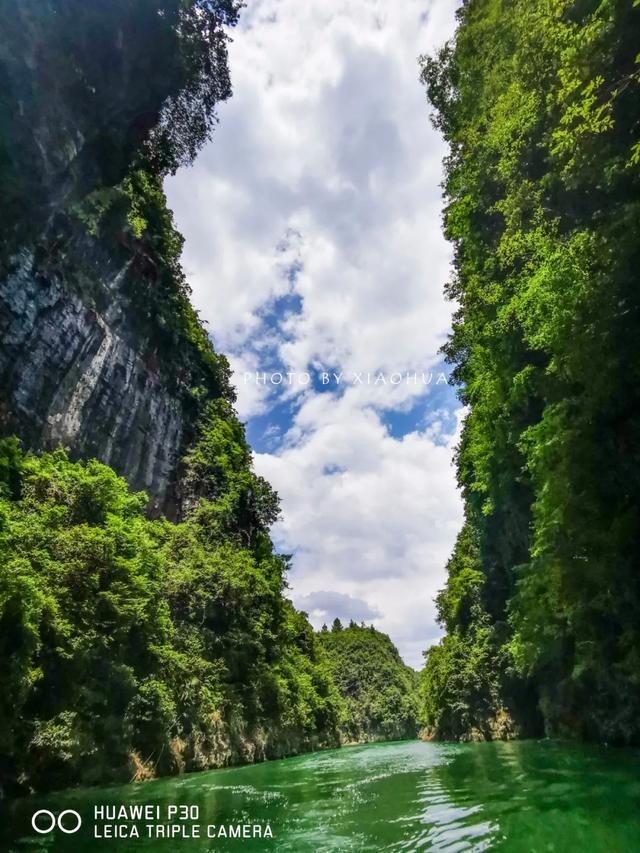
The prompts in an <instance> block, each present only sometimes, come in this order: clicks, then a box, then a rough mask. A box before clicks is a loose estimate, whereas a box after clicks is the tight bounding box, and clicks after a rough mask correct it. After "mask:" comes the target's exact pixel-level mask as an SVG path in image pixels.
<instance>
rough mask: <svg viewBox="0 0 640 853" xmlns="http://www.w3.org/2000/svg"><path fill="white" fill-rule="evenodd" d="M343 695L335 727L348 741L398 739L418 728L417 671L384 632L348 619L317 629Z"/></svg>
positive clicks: (410, 736) (414, 734)
mask: <svg viewBox="0 0 640 853" xmlns="http://www.w3.org/2000/svg"><path fill="white" fill-rule="evenodd" d="M318 637H319V639H320V644H321V646H322V647H323V648H324V650H325V652H326V653H327V658H328V662H329V666H330V669H331V673H332V675H333V678H334V680H335V683H336V685H337V687H338V690H339V692H340V695H341V696H342V698H343V699H344V703H345V708H344V711H343V716H342V721H341V728H342V735H343V738H344V739H346V740H347V741H351V742H358V743H362V742H366V741H379V740H400V739H402V738H414V737H416V735H417V733H418V728H419V726H418V708H417V698H416V687H417V677H416V673H415V672H414V670H412V669H411V668H410V667H408V666H407V665H406V664H405V663H404V662H403V660H402V658H401V657H400V655H399V654H398V650H397V649H396V647H395V646H394V645H393V643H392V642H391V640H390V639H389V637H388V636H387V635H386V634H381V633H380V632H379V631H376V630H375V628H373V626H369V627H365V626H364V625H362V626H360V625H356V624H354V623H353V622H352V623H351V624H350V625H349V627H348V628H343V627H342V625H341V623H340V620H339V619H336V620H335V621H334V623H333V626H332V629H331V631H329V630H327V629H326V627H323V630H322V631H321V632H320V633H319V634H318Z"/></svg>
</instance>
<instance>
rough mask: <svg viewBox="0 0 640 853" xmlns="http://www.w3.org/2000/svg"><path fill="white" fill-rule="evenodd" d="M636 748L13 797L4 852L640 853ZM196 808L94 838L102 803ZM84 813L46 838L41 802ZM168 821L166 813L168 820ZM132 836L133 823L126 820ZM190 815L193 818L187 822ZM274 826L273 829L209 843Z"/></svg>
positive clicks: (365, 750) (384, 751)
mask: <svg viewBox="0 0 640 853" xmlns="http://www.w3.org/2000/svg"><path fill="white" fill-rule="evenodd" d="M639 771H640V753H638V751H637V750H614V749H606V748H600V747H585V746H580V745H566V744H559V743H552V742H536V741H525V742H521V743H495V744H446V745H445V744H431V743H419V742H403V743H394V744H376V745H369V746H364V747H352V748H348V749H343V750H335V751H331V752H324V753H315V754H313V755H308V756H301V757H298V758H292V759H287V760H285V761H276V762H269V763H266V764H260V765H254V766H249V767H240V768H234V769H230V770H219V771H213V772H210V773H201V774H192V775H189V776H183V777H179V778H172V779H160V780H158V781H155V782H150V783H146V784H143V785H127V786H123V787H110V788H96V789H84V790H79V791H71V792H66V793H64V794H58V795H50V796H47V797H41V798H38V799H35V798H33V799H25V800H20V801H14V802H10V803H5V804H4V806H3V808H2V814H1V818H2V828H1V829H0V849H1V850H2V851H16V853H17V851H41V853H84V851H88V850H91V851H93V850H104V851H111V850H113V851H115V850H117V851H134V850H140V851H154V853H155V851H167V853H173V851H179V853H183V851H189V853H204V851H221V853H222V851H240V850H242V851H270V850H277V851H294V853H304V851H319V853H323V852H324V851H327V853H329V851H386V850H391V851H428V850H434V851H448V852H449V853H457V851H482V850H499V851H509V853H520V851H522V853H537V851H540V852H541V853H553V851H557V853H572V851H576V853H578V851H580V853H582V851H586V852H587V853H598V851H603V853H617V851H620V853H626V851H630V853H632V851H635V850H638V851H640V817H639V815H640V809H639V806H640V772H639ZM98 804H99V805H107V804H110V805H113V804H116V805H121V804H125V805H131V804H151V805H154V806H159V807H160V811H161V814H163V815H164V814H165V813H166V809H167V807H168V806H169V805H180V804H184V805H191V806H197V807H198V809H199V816H198V819H197V821H195V823H197V824H198V826H199V827H200V830H201V834H202V835H203V836H205V837H200V838H192V837H187V838H174V839H167V838H165V839H159V838H149V837H146V829H145V825H146V824H145V821H144V820H143V821H137V822H136V824H135V825H136V826H137V828H138V830H139V833H140V837H139V838H129V839H123V838H119V839H111V840H109V839H106V838H103V839H100V840H97V839H96V838H94V837H93V824H94V807H95V806H96V805H98ZM39 808H48V809H50V810H51V811H54V812H56V813H57V812H59V811H60V810H62V809H75V810H76V811H78V812H79V813H80V814H81V815H82V818H83V825H82V828H81V829H80V831H79V832H78V833H77V834H75V835H64V834H62V833H60V832H59V831H56V832H53V833H51V834H48V835H40V836H38V835H36V834H35V833H34V832H33V830H32V828H31V815H32V814H33V812H34V811H35V810H36V809H39ZM160 822H161V823H166V821H164V820H161V821H160ZM123 823H124V826H125V829H124V830H123V831H124V832H127V833H130V832H131V827H132V825H133V824H132V823H131V822H126V821H125V822H123ZM190 823H193V821H191V822H187V824H189V825H190ZM238 823H248V824H259V825H260V827H261V830H260V831H261V832H262V831H264V830H265V828H266V826H267V824H268V826H269V827H270V829H271V832H272V833H273V838H272V839H270V838H264V837H262V838H254V839H224V838H222V839H221V838H217V839H216V838H207V837H206V834H207V830H206V827H207V826H216V827H219V826H221V825H225V826H226V825H229V824H233V825H235V824H238Z"/></svg>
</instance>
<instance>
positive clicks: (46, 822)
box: [31, 809, 82, 835]
mask: <svg viewBox="0 0 640 853" xmlns="http://www.w3.org/2000/svg"><path fill="white" fill-rule="evenodd" d="M31 826H32V827H33V828H34V830H35V831H36V832H37V833H38V834H39V835H48V834H49V833H50V832H53V830H54V829H59V830H60V832H64V834H65V835H73V834H74V832H77V831H78V830H79V829H80V827H81V826H82V818H81V817H80V815H79V814H78V812H76V811H74V810H73V809H65V810H64V811H62V812H60V814H59V815H58V816H57V817H56V816H55V815H54V813H53V812H50V811H49V809H39V810H38V811H37V812H34V813H33V815H32V816H31Z"/></svg>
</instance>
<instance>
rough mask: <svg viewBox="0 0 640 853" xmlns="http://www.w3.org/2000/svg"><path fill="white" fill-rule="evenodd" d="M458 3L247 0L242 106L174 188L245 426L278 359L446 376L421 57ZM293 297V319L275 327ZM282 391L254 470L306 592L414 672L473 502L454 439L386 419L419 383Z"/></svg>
mask: <svg viewBox="0 0 640 853" xmlns="http://www.w3.org/2000/svg"><path fill="white" fill-rule="evenodd" d="M457 5H458V4H457V2H456V0H431V2H430V3H429V2H425V1H424V0H403V2H402V3H397V2H395V0H304V2H301V0H249V3H248V6H247V8H246V9H245V10H244V12H243V14H242V18H241V25H240V26H239V27H238V29H237V30H236V32H235V33H234V42H233V44H232V45H231V52H230V64H231V74H232V80H233V85H234V97H233V98H232V99H231V101H229V103H227V104H224V105H222V107H221V108H220V111H219V112H220V125H219V127H218V129H217V130H216V133H215V138H214V140H213V143H212V144H211V145H209V146H208V147H207V148H206V149H205V150H204V151H203V152H202V153H201V155H200V157H199V159H198V160H197V162H196V164H195V166H194V167H192V168H190V169H186V170H181V171H180V172H179V173H178V175H177V176H176V177H175V178H173V179H171V180H169V181H168V182H167V191H168V196H169V202H170V204H171V206H172V207H173V209H174V211H175V213H176V219H177V223H178V226H179V227H180V229H181V230H182V231H183V233H184V234H185V237H186V247H185V257H184V266H185V270H186V272H187V275H188V277H189V280H190V283H191V285H192V287H193V292H194V301H195V303H196V307H197V308H198V309H199V310H200V312H201V314H202V316H203V317H204V318H205V319H206V320H207V321H208V323H209V327H210V329H211V330H212V332H213V336H214V340H215V343H216V346H217V347H218V348H219V349H221V350H222V351H224V352H227V353H229V354H230V360H231V363H232V366H233V368H234V370H235V371H236V376H237V385H238V391H239V403H238V408H239V412H240V414H241V416H242V417H245V418H247V417H251V416H253V415H256V414H260V413H264V412H268V411H269V407H270V406H271V404H272V402H273V389H272V388H268V387H264V386H259V385H258V386H256V385H255V384H252V383H245V382H244V381H243V378H242V377H243V374H244V372H245V371H252V370H256V369H260V368H263V367H271V366H273V364H267V362H269V361H273V360H274V359H275V360H276V361H277V363H278V364H280V365H282V366H283V367H285V368H287V369H291V370H298V371H301V370H305V369H307V368H308V366H309V365H312V364H315V365H323V366H327V367H332V366H334V365H336V366H338V367H339V369H341V370H344V371H369V370H371V371H375V370H378V369H381V370H385V371H388V372H391V371H397V370H422V369H426V368H428V367H433V366H434V365H436V363H437V360H438V356H437V352H438V349H439V347H440V345H441V344H442V342H443V340H444V337H445V335H446V333H447V329H448V326H449V322H450V313H451V312H450V306H449V305H447V304H446V303H445V301H444V299H443V295H442V289H443V284H444V282H445V281H446V279H447V276H448V266H449V261H450V253H449V249H448V247H447V245H446V244H445V242H444V239H443V237H442V235H441V231H440V210H441V199H440V188H439V183H440V181H441V160H442V156H443V154H444V147H443V144H442V142H441V140H440V139H439V137H438V135H437V134H436V133H435V132H434V130H433V129H432V128H431V126H430V124H429V120H428V106H427V103H426V99H425V96H424V91H423V89H422V87H421V85H420V84H419V82H418V64H417V57H418V55H419V54H420V53H423V52H426V51H429V50H433V49H434V47H435V46H437V45H439V44H441V43H442V42H443V41H444V40H445V39H446V38H447V37H448V36H449V35H450V34H451V33H452V31H453V27H454V11H455V8H456V6H457ZM290 270H293V272H292V273H291V274H289V271H290ZM292 294H294V295H295V297H296V300H297V301H296V306H295V308H294V309H293V310H291V311H290V312H289V314H288V316H287V317H282V316H280V317H279V318H278V322H277V323H276V324H275V325H274V324H273V323H267V322H265V319H264V311H265V309H268V308H269V306H273V304H274V300H277V299H279V298H282V297H287V296H291V295H292ZM282 393H283V392H282V391H281V392H280V394H282ZM286 393H288V394H289V395H296V394H297V395H298V399H297V403H298V405H299V410H298V411H297V414H296V418H295V422H294V423H293V425H292V426H291V429H290V430H289V431H288V432H287V430H286V429H285V430H284V433H285V434H284V436H283V442H284V443H283V445H282V447H281V449H280V450H279V451H278V454H277V455H275V454H262V455H260V456H259V457H258V460H257V464H258V465H259V467H260V470H261V472H262V473H265V474H266V475H268V476H269V478H270V479H271V481H272V482H273V484H274V486H275V487H276V488H277V489H278V491H279V492H280V493H281V495H282V499H283V509H284V513H285V520H284V522H283V523H282V525H281V526H279V527H278V530H277V535H278V536H279V537H280V538H281V539H282V541H283V542H286V543H288V547H289V548H290V549H295V550H296V557H295V562H294V571H293V573H292V578H291V580H292V584H293V588H294V593H295V594H296V595H298V596H304V595H311V594H313V593H317V592H318V591H323V590H324V591H326V590H330V591H334V592H340V593H343V594H345V595H352V596H355V597H358V598H362V599H363V600H364V601H366V602H368V604H369V606H371V607H372V608H377V609H378V610H379V611H380V613H381V614H382V615H381V616H380V617H379V620H378V623H379V624H380V625H381V627H384V628H385V630H387V629H388V630H390V631H391V632H392V636H393V638H394V639H395V640H396V642H398V643H399V645H400V646H401V649H402V650H403V651H404V652H405V653H406V654H410V655H412V660H413V662H414V663H415V662H416V656H415V652H416V650H417V649H418V648H419V647H420V643H421V642H422V640H421V637H422V638H424V643H426V642H427V641H428V639H429V636H433V634H434V630H435V629H434V625H433V606H432V604H431V603H430V596H431V595H432V594H433V592H434V591H435V590H436V589H437V588H438V587H439V586H440V585H441V584H442V581H443V577H444V574H443V567H444V563H445V562H446V558H447V556H448V553H449V551H450V548H451V545H452V542H453V538H454V535H455V532H456V529H457V527H458V526H459V523H460V506H459V501H458V498H457V495H456V492H455V487H454V477H453V471H452V469H451V465H450V457H451V449H450V446H445V445H444V444H443V439H442V437H440V438H438V437H437V436H436V435H434V434H433V432H427V431H424V430H423V431H421V432H420V431H416V432H414V433H412V434H410V435H408V436H405V437H404V439H402V440H398V439H394V438H393V437H391V436H390V435H389V434H388V432H387V431H386V429H385V427H384V426H383V424H382V422H381V416H380V415H379V414H378V412H379V411H380V409H381V408H385V407H386V408H395V409H398V410H402V409H405V410H406V409H407V408H410V406H411V405H412V401H415V400H416V399H417V398H418V397H419V396H420V395H421V394H423V393H424V389H423V388H420V387H415V386H414V387H411V386H410V385H403V386H400V387H397V388H389V387H386V388H381V387H378V386H372V385H369V386H363V387H357V388H355V387H354V388H348V390H346V391H345V393H344V396H343V397H341V398H337V397H335V395H327V394H320V395H319V394H314V393H313V392H312V391H309V390H306V391H305V390H303V389H301V388H299V387H298V386H295V387H293V388H289V389H287V392H286ZM429 399H430V397H429V395H427V397H426V403H427V405H428V403H429ZM443 429H444V428H443ZM445 431H446V430H445ZM445 438H446V437H445ZM335 466H339V468H340V471H342V469H343V468H344V471H342V473H326V472H328V471H334V470H335ZM323 472H325V473H323ZM314 530H315V531H316V532H315V533H314ZM420 631H421V632H422V633H421V634H420ZM416 632H417V633H416ZM424 643H423V644H424Z"/></svg>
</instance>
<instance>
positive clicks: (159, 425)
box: [0, 249, 183, 515]
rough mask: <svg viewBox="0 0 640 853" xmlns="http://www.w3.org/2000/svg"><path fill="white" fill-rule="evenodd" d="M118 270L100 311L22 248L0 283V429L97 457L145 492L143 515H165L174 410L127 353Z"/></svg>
mask: <svg viewBox="0 0 640 853" xmlns="http://www.w3.org/2000/svg"><path fill="white" fill-rule="evenodd" d="M126 272H127V270H126V268H123V269H122V270H119V271H118V272H117V273H116V275H114V276H113V277H112V278H111V279H110V280H109V281H108V282H107V283H105V286H106V287H107V288H108V290H109V291H110V294H111V297H112V298H111V300H110V302H109V307H108V308H107V309H106V310H105V311H104V313H99V312H98V311H97V310H95V309H94V308H91V307H89V306H88V305H87V304H86V302H85V301H83V299H81V298H80V297H79V296H78V295H75V294H74V293H73V292H71V291H70V290H69V289H68V288H65V286H64V284H63V283H62V282H60V281H58V280H56V278H55V277H51V278H46V277H44V276H43V275H42V274H41V273H40V272H39V271H38V270H37V269H36V267H35V265H34V260H33V254H32V253H31V252H30V251H29V250H27V249H23V250H22V251H21V253H20V254H19V257H18V263H17V265H16V266H15V270H14V272H13V273H12V274H11V275H10V276H9V277H8V278H7V279H6V280H5V281H4V282H0V336H1V341H2V345H1V346H0V407H1V408H0V427H1V429H2V432H3V433H4V434H9V433H12V432H15V433H16V434H17V435H19V436H20V438H21V439H22V441H23V443H24V445H25V446H26V447H31V448H34V449H47V450H50V449H54V448H56V447H63V448H65V449H67V450H68V451H69V452H70V454H71V456H72V457H73V458H85V459H87V458H96V459H99V460H100V461H101V462H104V463H106V464H108V465H110V466H112V467H113V468H114V469H115V470H116V471H117V472H118V473H119V474H121V475H123V476H126V478H127V480H128V481H129V484H130V486H131V488H132V489H135V490H144V491H146V492H147V493H148V495H149V496H150V498H151V506H150V510H151V512H152V513H154V514H157V513H158V512H167V513H168V514H169V515H173V514H174V491H175V484H174V480H175V474H176V467H177V465H178V462H179V459H180V455H181V448H182V439H183V412H182V405H181V402H180V400H179V399H178V398H177V396H176V395H175V393H173V392H172V391H171V390H170V389H169V388H168V387H167V384H166V382H164V381H163V379H162V377H161V375H160V374H159V373H158V372H157V371H156V370H153V369H152V368H150V367H149V365H148V364H147V363H146V361H145V359H144V357H143V353H142V352H141V347H139V346H138V347H137V346H136V342H135V335H134V333H133V331H132V330H131V328H130V326H129V323H128V322H127V318H126V315H125V313H124V312H123V311H122V303H121V299H120V298H119V287H120V284H121V282H122V280H123V279H124V276H125V275H126Z"/></svg>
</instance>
